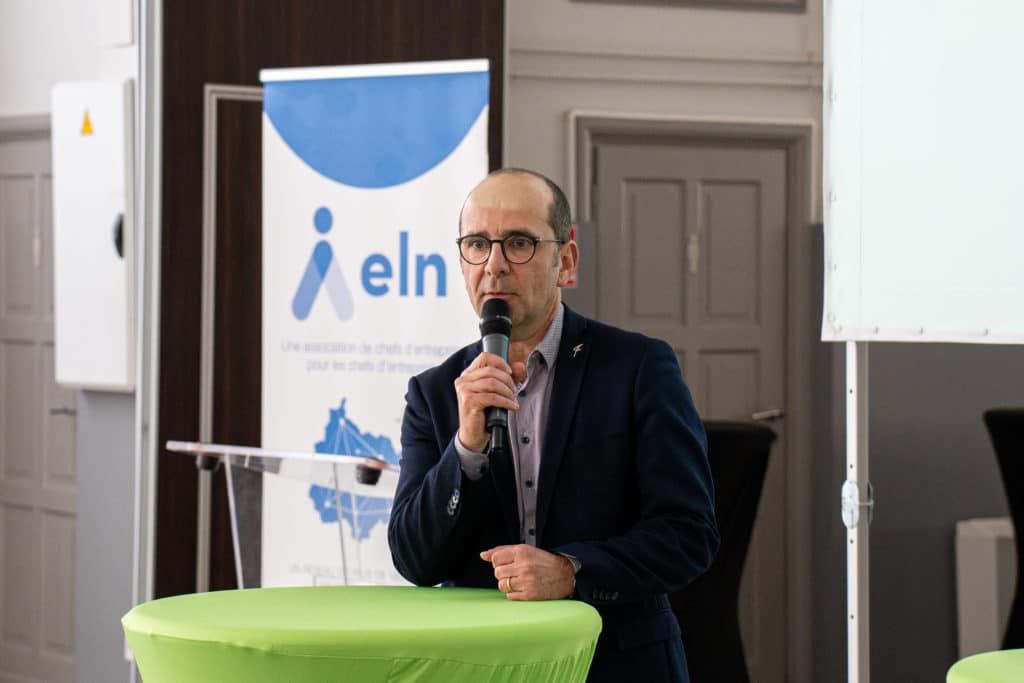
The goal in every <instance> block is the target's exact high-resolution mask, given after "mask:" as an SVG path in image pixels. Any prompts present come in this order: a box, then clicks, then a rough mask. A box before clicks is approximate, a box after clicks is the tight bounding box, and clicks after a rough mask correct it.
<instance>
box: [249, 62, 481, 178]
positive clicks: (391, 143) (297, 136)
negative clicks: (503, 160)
mask: <svg viewBox="0 0 1024 683" xmlns="http://www.w3.org/2000/svg"><path fill="white" fill-rule="evenodd" d="M487 98H488V74H487V72H483V71H480V72H470V73H452V74H424V75H412V76H378V77H372V78H336V79H324V80H309V81H271V82H268V83H265V84H264V94H263V111H264V112H266V114H267V117H268V118H269V119H270V122H271V124H273V126H274V129H275V130H277V132H278V134H279V135H280V136H281V138H282V139H283V140H284V142H285V144H286V145H288V147H289V148H290V149H291V150H292V151H293V152H295V154H296V155H298V156H299V158H301V159H302V160H303V161H304V162H305V163H306V164H308V165H309V166H310V167H311V168H313V170H315V171H317V172H318V173H320V174H322V175H324V176H327V177H328V178H330V179H332V180H335V181H337V182H339V183H343V184H345V185H351V186H354V187H363V188H380V187H391V186H394V185H399V184H401V183H405V182H408V181H410V180H412V179H413V178H416V177H418V176H421V175H423V174H424V173H426V172H427V171H429V170H430V169H432V168H434V167H435V166H437V165H438V164H439V163H441V162H442V161H443V160H444V159H446V158H447V157H448V155H450V154H451V153H452V152H453V151H455V148H456V147H458V146H459V143H460V142H462V140H463V139H464V138H465V137H466V134H467V133H468V132H469V129H470V128H471V127H472V126H473V124H474V123H475V122H476V120H477V119H478V118H479V117H480V112H482V111H483V110H484V107H486V106H487Z"/></svg>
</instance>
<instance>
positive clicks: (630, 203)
mask: <svg viewBox="0 0 1024 683" xmlns="http://www.w3.org/2000/svg"><path fill="white" fill-rule="evenodd" d="M595 163H596V164H597V173H596V174H595V179H596V181H597V187H595V188H594V190H593V194H592V197H593V201H594V208H595V209H596V219H597V223H598V234H597V242H598V244H597V259H598V273H597V278H596V279H597V314H598V317H599V318H600V319H601V320H604V321H606V322H609V323H612V324H615V325H620V326H622V327H626V328H629V329H634V330H637V331H640V332H643V333H645V334H648V335H651V336H653V337H658V338H661V339H664V340H665V341H667V342H668V343H669V344H670V345H671V346H672V347H673V348H674V349H675V352H676V355H677V356H678V358H679V365H680V367H681V368H682V369H683V375H684V377H685V378H686V382H687V384H688V385H689V387H690V390H691V391H692V392H693V395H694V399H695V401H696V403H697V407H698V409H699V410H700V413H701V415H702V416H703V417H704V418H706V419H718V420H750V419H751V418H752V415H754V414H755V413H759V412H762V411H771V410H775V409H778V410H785V403H786V386H785V385H786V368H785V357H786V356H785V350H786V338H785V336H786V152H785V151H784V150H781V149H772V148H763V147H761V148H756V147H736V146H725V145H715V144H686V143H683V142H679V143H672V142H665V141H664V140H662V141H659V144H657V145H655V144H601V145H599V146H598V147H597V153H596V159H595ZM773 427H774V428H775V429H776V430H777V431H778V432H779V437H780V438H779V441H778V442H777V443H776V445H775V447H774V450H773V453H772V460H771V462H770V465H769V470H768V474H767V478H766V481H765V488H764V492H763V495H762V498H761V505H760V509H759V511H758V517H757V522H756V525H755V528H754V535H753V539H752V542H751V549H750V554H749V556H748V558H747V565H746V569H745V571H744V576H743V583H742V586H741V591H740V623H741V628H742V631H743V638H744V645H745V650H746V653H747V664H748V667H749V669H750V674H751V680H753V681H755V682H756V683H776V682H777V683H782V682H783V681H784V680H785V677H786V651H787V648H786V605H787V596H786V552H785V548H786V506H785V499H786V480H785V477H784V473H785V471H786V467H785V462H784V460H785V457H786V444H785V432H784V429H783V422H782V421H781V420H777V421H775V423H774V424H773Z"/></svg>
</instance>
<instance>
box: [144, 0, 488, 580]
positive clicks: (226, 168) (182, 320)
mask: <svg viewBox="0 0 1024 683" xmlns="http://www.w3.org/2000/svg"><path fill="white" fill-rule="evenodd" d="M163 6H164V36H163V44H164V74H163V78H164V82H163V97H164V103H163V160H164V161H163V180H162V183H163V185H162V192H163V200H162V203H163V209H162V211H163V216H162V245H161V247H162V253H161V273H162V274H161V278H162V282H161V312H160V328H161V331H160V334H161V339H160V399H159V400H160V409H159V414H160V417H159V419H160V424H159V440H160V443H161V444H162V443H164V442H166V441H167V440H168V439H187V440H193V439H196V438H198V430H199V424H198V423H199V407H198V406H199V332H200V329H199V327H200V286H201V260H202V243H201V240H202V145H203V141H202V124H203V86H204V84H205V83H231V84H243V85H258V84H259V70H260V69H263V68H273V67H291V66H319V65H337V64H366V63H376V62H404V61H420V60H439V59H470V58H481V57H483V58H487V59H490V60H491V101H490V121H489V153H490V160H491V167H492V168H496V167H498V166H500V165H501V137H502V131H501V118H502V106H501V102H502V83H503V76H502V74H503V70H504V64H503V53H504V43H503V40H504V38H503V34H504V2H503V1H502V0H432V1H431V2H422V0H373V1H372V2H371V1H369V0H344V1H343V0H305V1H303V2H287V3H283V2H269V1H268V0H249V1H248V2H246V1H244V0H218V2H209V3H208V2H201V1H200V0H176V1H175V2H165V3H164V5H163ZM220 114H221V120H222V124H221V126H220V132H219V135H220V139H219V149H218V155H219V159H218V211H217V221H218V244H217V248H218V258H217V282H216V291H217V300H216V306H217V323H216V341H215V358H216V360H215V364H216V371H215V409H214V438H215V439H216V440H220V441H226V442H232V443H240V444H252V445H258V444H259V435H260V385H261V382H260V329H261V320H260V272H261V257H262V255H261V239H262V237H261V230H262V226H261V206H260V183H261V176H260V151H261V149H260V144H261V143H260V110H259V106H258V105H252V104H230V105H223V106H222V107H221V111H220ZM157 476H158V479H157V520H156V568H155V577H154V593H155V596H156V597H162V596H167V595H176V594H180V593H187V592H191V591H193V590H195V561H196V548H195V530H196V481H197V479H196V477H197V475H196V471H195V468H194V466H193V464H192V462H191V461H190V459H189V458H184V457H181V456H178V455H170V456H168V455H166V453H164V452H161V454H160V455H159V463H158V475H157ZM223 487H224V482H223V474H222V473H218V475H217V478H216V480H215V482H214V503H213V510H214V530H213V540H212V550H211V551H212V562H211V586H212V587H213V588H230V587H233V586H234V574H233V560H232V556H231V538H230V531H229V527H228V525H227V503H226V495H225V494H224V488H223Z"/></svg>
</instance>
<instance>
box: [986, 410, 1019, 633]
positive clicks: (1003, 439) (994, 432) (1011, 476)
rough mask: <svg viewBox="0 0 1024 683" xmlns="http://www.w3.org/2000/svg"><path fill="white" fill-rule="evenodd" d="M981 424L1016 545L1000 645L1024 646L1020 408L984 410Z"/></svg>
mask: <svg viewBox="0 0 1024 683" xmlns="http://www.w3.org/2000/svg"><path fill="white" fill-rule="evenodd" d="M985 426H986V427H988V435H989V437H990V438H991V439H992V446H993V448H995V451H996V460H998V461H999V472H1000V473H1001V474H1002V476H1003V487H1004V488H1005V489H1006V501H1007V503H1008V504H1009V507H1010V517H1012V518H1013V535H1014V542H1015V544H1016V546H1017V586H1016V588H1015V590H1014V596H1013V605H1012V606H1011V607H1010V617H1009V619H1008V620H1007V622H1006V633H1005V634H1003V649H1004V650H1011V649H1016V648H1024V593H1022V590H1024V408H1000V409H994V410H989V411H986V412H985Z"/></svg>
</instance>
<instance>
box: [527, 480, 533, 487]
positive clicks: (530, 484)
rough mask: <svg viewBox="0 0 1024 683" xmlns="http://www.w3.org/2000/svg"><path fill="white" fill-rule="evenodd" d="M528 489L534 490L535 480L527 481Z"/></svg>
mask: <svg viewBox="0 0 1024 683" xmlns="http://www.w3.org/2000/svg"><path fill="white" fill-rule="evenodd" d="M526 488H528V489H532V488H533V479H527V480H526Z"/></svg>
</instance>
